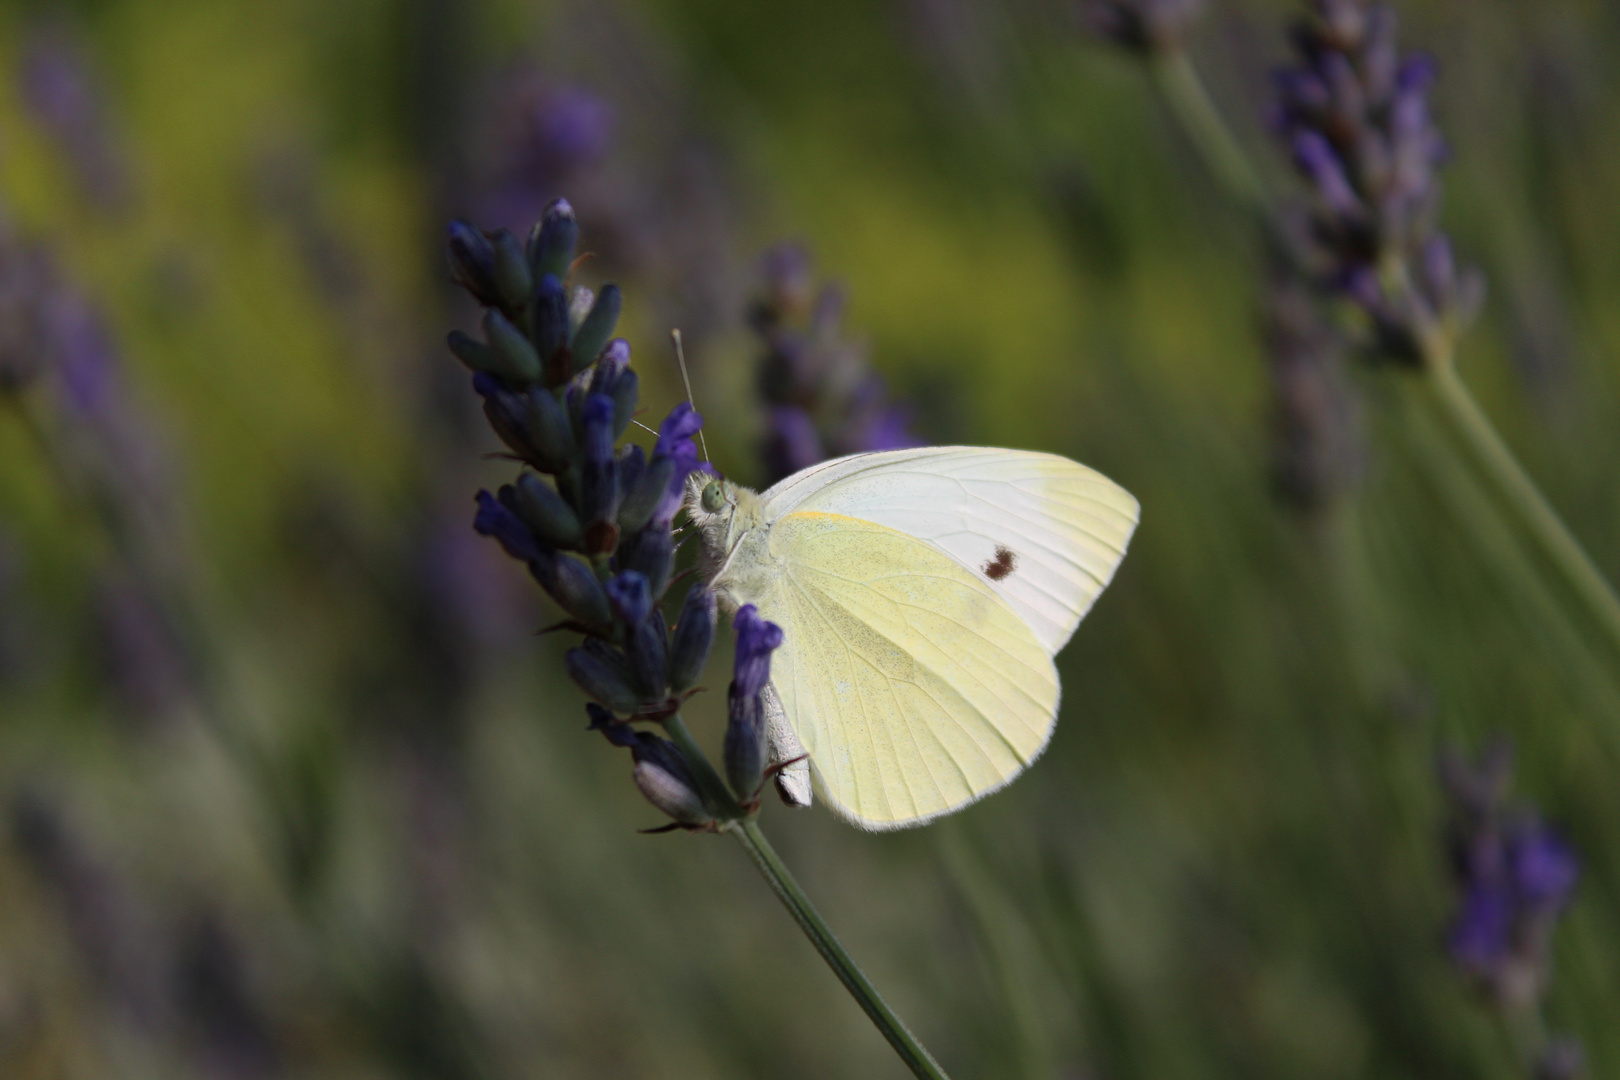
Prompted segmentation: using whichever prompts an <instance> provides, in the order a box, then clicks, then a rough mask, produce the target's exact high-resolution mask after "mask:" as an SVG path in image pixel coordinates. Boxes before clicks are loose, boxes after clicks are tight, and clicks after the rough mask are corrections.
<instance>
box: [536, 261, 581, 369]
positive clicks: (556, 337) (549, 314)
mask: <svg viewBox="0 0 1620 1080" xmlns="http://www.w3.org/2000/svg"><path fill="white" fill-rule="evenodd" d="M531 318H532V319H533V323H534V347H535V351H536V352H538V353H539V354H540V361H541V363H542V364H543V365H544V367H545V372H546V384H547V385H549V386H553V387H556V386H561V385H562V384H563V383H565V382H567V381H568V380H569V379H570V378H571V377H572V376H573V374H574V368H573V361H572V360H570V359H569V357H568V356H567V355H565V353H566V350H567V346H568V297H567V294H566V293H564V292H563V285H562V281H561V280H560V279H558V278H557V277H556V276H554V275H552V274H547V275H545V276H544V277H542V278H541V279H540V282H539V284H537V285H536V286H535V290H534V305H533V312H532V315H531Z"/></svg>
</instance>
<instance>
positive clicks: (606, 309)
mask: <svg viewBox="0 0 1620 1080" xmlns="http://www.w3.org/2000/svg"><path fill="white" fill-rule="evenodd" d="M622 303H623V297H622V296H621V295H620V293H619V287H618V286H617V285H604V286H602V291H601V292H599V293H597V294H596V302H595V303H594V304H592V305H591V310H590V314H588V315H586V316H585V321H584V322H582V323H580V324H579V329H578V330H577V331H575V333H574V340H573V343H572V344H571V345H570V348H571V349H572V351H573V354H574V367H575V369H576V370H582V369H584V368H585V367H586V366H588V365H589V364H590V363H591V361H593V360H595V359H596V358H597V355H598V354H599V353H601V351H602V349H603V347H604V346H606V345H607V343H608V339H609V338H611V337H612V336H613V328H614V327H615V326H617V325H618V323H619V307H620V305H621V304H622Z"/></svg>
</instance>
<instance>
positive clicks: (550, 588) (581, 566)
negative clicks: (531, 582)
mask: <svg viewBox="0 0 1620 1080" xmlns="http://www.w3.org/2000/svg"><path fill="white" fill-rule="evenodd" d="M531 565H532V566H533V569H534V576H535V580H537V581H539V582H540V585H541V587H542V588H544V589H545V590H546V592H548V593H550V594H551V598H552V599H553V600H555V601H557V604H558V606H559V607H561V608H562V609H563V610H564V611H566V612H568V614H570V615H572V616H573V617H574V618H576V619H578V620H579V621H580V622H582V623H584V624H585V625H586V626H590V627H596V628H601V627H605V626H607V625H608V624H609V622H611V621H612V618H613V616H612V612H611V611H610V610H609V609H608V601H607V593H605V592H603V591H602V584H601V582H599V581H597V580H596V574H595V573H593V572H592V571H591V568H590V567H589V566H587V565H586V564H585V563H584V562H582V561H581V560H579V559H576V558H574V557H573V556H572V555H564V554H562V553H560V552H559V553H551V554H550V555H549V557H548V558H545V559H541V560H539V561H537V562H535V563H533V564H531Z"/></svg>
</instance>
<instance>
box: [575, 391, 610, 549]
mask: <svg viewBox="0 0 1620 1080" xmlns="http://www.w3.org/2000/svg"><path fill="white" fill-rule="evenodd" d="M580 427H581V431H580V449H581V461H580V473H579V478H580V484H579V490H580V516H581V517H583V518H584V520H585V545H586V550H588V551H591V552H593V553H606V552H609V551H612V550H613V549H614V548H615V547H617V546H618V543H619V530H618V525H617V524H616V518H617V517H618V513H619V480H618V462H617V461H616V460H615V459H614V455H613V399H612V398H610V397H608V396H606V395H604V394H587V395H586V397H585V403H584V405H583V407H582V408H581V410H580Z"/></svg>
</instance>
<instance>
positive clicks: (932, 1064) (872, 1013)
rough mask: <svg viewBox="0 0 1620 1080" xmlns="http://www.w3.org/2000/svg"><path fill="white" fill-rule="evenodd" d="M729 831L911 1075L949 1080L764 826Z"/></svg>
mask: <svg viewBox="0 0 1620 1080" xmlns="http://www.w3.org/2000/svg"><path fill="white" fill-rule="evenodd" d="M725 829H726V830H727V831H729V832H730V833H731V834H732V835H734V836H735V837H736V838H737V840H738V842H739V843H741V844H742V846H743V850H745V851H747V852H748V857H749V858H750V859H752V860H753V861H754V865H755V866H756V867H758V868H759V872H760V873H761V874H763V875H765V880H766V881H767V882H769V883H770V886H771V891H772V892H774V893H776V897H777V899H779V900H781V901H782V906H783V907H785V908H787V909H788V913H789V914H790V915H792V916H793V920H794V921H795V922H797V923H798V924H799V929H801V930H803V931H804V936H805V937H807V938H809V939H810V944H812V945H814V946H815V948H816V951H817V952H818V953H820V954H821V958H822V959H823V960H825V961H827V966H828V967H830V968H832V969H833V974H834V975H837V976H838V981H839V982H841V983H843V984H844V989H846V990H848V991H849V993H850V996H851V997H853V998H854V999H855V1001H856V1003H857V1004H858V1005H860V1007H861V1010H862V1011H863V1012H865V1013H866V1015H867V1016H868V1017H870V1018H871V1021H872V1023H874V1024H876V1025H877V1029H878V1031H880V1032H882V1033H883V1037H884V1038H885V1039H887V1040H888V1041H889V1045H890V1046H892V1047H894V1052H895V1053H897V1054H899V1055H900V1060H901V1061H904V1062H905V1063H906V1067H907V1068H909V1069H910V1070H911V1072H912V1075H913V1076H916V1077H917V1078H918V1080H949V1078H948V1077H947V1076H946V1075H945V1070H944V1069H941V1068H940V1067H939V1063H938V1062H937V1061H935V1060H934V1059H933V1057H932V1056H931V1055H930V1054H929V1053H928V1051H927V1050H926V1049H925V1048H924V1047H923V1045H922V1043H920V1042H918V1041H917V1037H916V1036H915V1035H913V1034H912V1033H911V1031H910V1029H908V1028H907V1027H906V1025H905V1022H904V1021H902V1020H901V1019H900V1017H898V1016H896V1015H895V1012H894V1010H893V1009H891V1008H889V1005H888V1003H887V1002H885V1001H884V1000H883V997H882V995H880V994H879V993H878V992H877V988H876V987H874V986H873V985H872V982H871V980H870V979H868V978H867V977H866V973H865V972H863V971H862V970H861V969H860V967H859V966H858V965H857V964H856V963H855V961H854V960H853V959H851V958H850V955H849V953H848V952H847V951H845V949H844V946H843V945H842V944H840V943H839V941H838V938H836V937H835V936H833V932H832V930H831V928H830V927H828V926H827V924H826V922H825V921H823V920H822V918H821V915H820V913H818V912H817V911H816V908H815V905H814V904H812V903H810V898H809V897H808V896H806V895H805V894H804V890H803V889H801V888H799V883H798V882H797V881H795V880H793V875H792V874H791V873H789V872H788V868H787V866H786V865H784V864H783V862H782V860H781V858H780V857H779V856H778V855H777V854H776V850H775V849H774V848H772V847H771V845H770V841H768V840H766V839H765V834H764V833H763V832H761V831H760V828H759V823H758V822H757V821H756V820H754V819H753V818H748V819H745V820H742V821H736V822H730V823H728V824H727V825H726V826H725Z"/></svg>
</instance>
